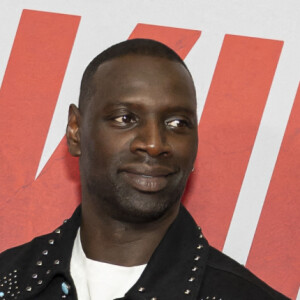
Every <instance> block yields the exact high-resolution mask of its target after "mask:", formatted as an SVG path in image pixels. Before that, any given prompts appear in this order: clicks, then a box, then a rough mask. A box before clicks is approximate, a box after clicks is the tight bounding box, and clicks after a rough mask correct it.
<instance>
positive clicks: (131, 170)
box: [120, 165, 175, 193]
mask: <svg viewBox="0 0 300 300" xmlns="http://www.w3.org/2000/svg"><path fill="white" fill-rule="evenodd" d="M120 173H121V174H122V176H123V177H124V180H125V181H126V182H127V183H128V184H129V185H131V186H132V187H133V188H135V189H137V190H139V191H141V192H149V193H155V192H159V191H161V190H163V189H164V188H165V187H166V186H167V184H168V177H169V176H170V175H172V174H174V173H175V171H174V170H172V169H170V168H167V167H161V166H157V167H151V166H148V165H130V166H126V167H123V168H122V169H121V170H120Z"/></svg>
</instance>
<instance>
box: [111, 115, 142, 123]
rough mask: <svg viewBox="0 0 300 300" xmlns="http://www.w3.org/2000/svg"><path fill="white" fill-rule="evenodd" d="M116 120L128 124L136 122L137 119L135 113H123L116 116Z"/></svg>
mask: <svg viewBox="0 0 300 300" xmlns="http://www.w3.org/2000/svg"><path fill="white" fill-rule="evenodd" d="M114 121H115V122H116V123H118V124H120V125H127V124H132V123H135V122H136V121H137V120H136V117H135V116H134V115H131V114H127V115H122V116H118V117H116V118H114Z"/></svg>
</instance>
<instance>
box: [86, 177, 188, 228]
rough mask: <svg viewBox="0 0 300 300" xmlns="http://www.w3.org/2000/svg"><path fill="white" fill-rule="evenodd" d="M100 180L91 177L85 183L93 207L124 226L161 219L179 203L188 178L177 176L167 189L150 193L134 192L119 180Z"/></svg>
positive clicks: (107, 178) (106, 178) (109, 178)
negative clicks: (124, 224) (125, 224)
mask: <svg viewBox="0 0 300 300" xmlns="http://www.w3.org/2000/svg"><path fill="white" fill-rule="evenodd" d="M118 176H119V175H117V177H118ZM100 177H101V179H100V178H99V177H98V176H91V177H89V179H88V180H87V190H88V193H89V195H91V196H92V197H91V198H92V199H93V201H94V202H95V203H94V204H95V206H96V207H98V209H101V210H102V211H103V210H105V213H106V214H108V215H110V216H111V217H112V218H113V219H115V220H118V221H122V222H128V223H147V222H151V221H155V220H158V219H160V218H162V217H163V216H164V215H165V214H166V213H167V212H168V211H169V210H170V209H171V208H172V207H173V206H174V205H175V204H177V203H178V202H179V201H180V199H181V196H182V194H183V192H184V188H185V185H186V181H187V179H188V175H186V176H183V175H182V174H181V176H180V174H177V178H175V180H173V182H172V184H171V185H170V186H168V187H166V188H165V189H164V190H161V191H159V192H154V193H152V192H141V191H138V190H136V189H134V188H133V187H131V186H129V185H128V184H127V183H125V182H124V181H122V180H120V179H119V178H115V180H112V179H111V178H112V177H111V176H109V175H106V176H105V179H104V178H103V176H100Z"/></svg>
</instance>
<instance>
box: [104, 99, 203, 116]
mask: <svg viewBox="0 0 300 300" xmlns="http://www.w3.org/2000/svg"><path fill="white" fill-rule="evenodd" d="M124 107H125V108H131V109H132V108H136V109H139V108H140V109H144V108H145V105H143V104H140V103H136V102H135V103H132V102H128V101H124V102H123V101H122V102H120V101H116V102H114V103H110V104H107V105H105V107H104V110H109V109H119V108H124ZM164 110H165V111H167V110H170V111H172V112H185V113H188V114H191V115H193V114H195V113H196V111H197V109H196V108H195V109H192V108H189V107H185V106H181V105H176V106H170V105H168V106H166V107H165V109H164Z"/></svg>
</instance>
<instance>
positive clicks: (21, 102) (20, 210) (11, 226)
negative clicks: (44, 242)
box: [0, 10, 80, 251]
mask: <svg viewBox="0 0 300 300" xmlns="http://www.w3.org/2000/svg"><path fill="white" fill-rule="evenodd" d="M79 21H80V17H78V16H71V15H63V14H56V13H48V12H39V11H32V10H24V11H23V13H22V16H21V19H20V23H19V26H18V30H17V33H16V36H15V41H14V44H13V48H12V51H11V55H10V58H9V62H8V65H7V69H6V72H5V76H4V79H3V83H2V88H1V91H0V105H1V110H0V140H1V145H0V157H1V173H0V186H1V189H0V199H1V210H0V219H1V225H0V235H1V245H0V251H1V250H3V249H6V248H9V247H11V246H14V245H16V244H19V243H23V242H25V241H28V240H29V239H31V238H32V237H33V236H35V235H37V234H40V233H44V232H47V231H48V230H49V228H50V227H53V226H54V224H56V225H57V222H56V221H55V220H57V218H59V217H60V216H66V215H68V214H69V213H70V211H71V210H72V209H70V208H69V204H70V203H74V201H75V200H76V197H75V198H74V197H73V194H72V193H73V191H74V188H75V186H76V188H77V184H75V185H72V184H69V185H68V186H67V187H64V186H63V185H59V180H61V178H63V176H62V173H63V172H65V173H66V172H68V171H66V170H65V171H64V170H63V169H62V166H60V165H59V164H58V161H57V160H59V159H60V158H61V157H62V156H64V155H65V152H64V149H63V148H64V147H63V146H62V147H61V148H60V149H58V153H57V154H55V155H54V156H53V158H52V161H51V162H49V163H48V168H47V170H48V171H49V170H51V172H50V173H51V174H48V173H47V172H46V169H45V170H44V171H43V174H41V176H39V178H38V179H37V180H36V181H35V174H36V171H37V168H38V164H39V161H40V157H41V153H42V150H43V147H44V143H45V140H46V136H47V133H48V129H49V125H50V122H51V119H52V116H53V112H54V108H55V105H56V102H57V98H58V95H59V91H60V88H61V84H62V81H63V77H64V74H65V70H66V67H67V64H68V60H69V57H70V53H71V50H72V47H73V43H74V39H75V36H76V32H77V28H78V25H79ZM62 153H64V154H62ZM67 163H68V162H67ZM72 164H74V162H72ZM49 165H51V166H49ZM51 168H54V169H53V170H52V169H51ZM66 174H67V173H66ZM76 191H78V189H76ZM69 195H70V196H71V197H70V196H69ZM74 199H75V200H74ZM73 207H74V205H73ZM54 216H55V218H54ZM15 224H18V227H17V228H16V226H15Z"/></svg>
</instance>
